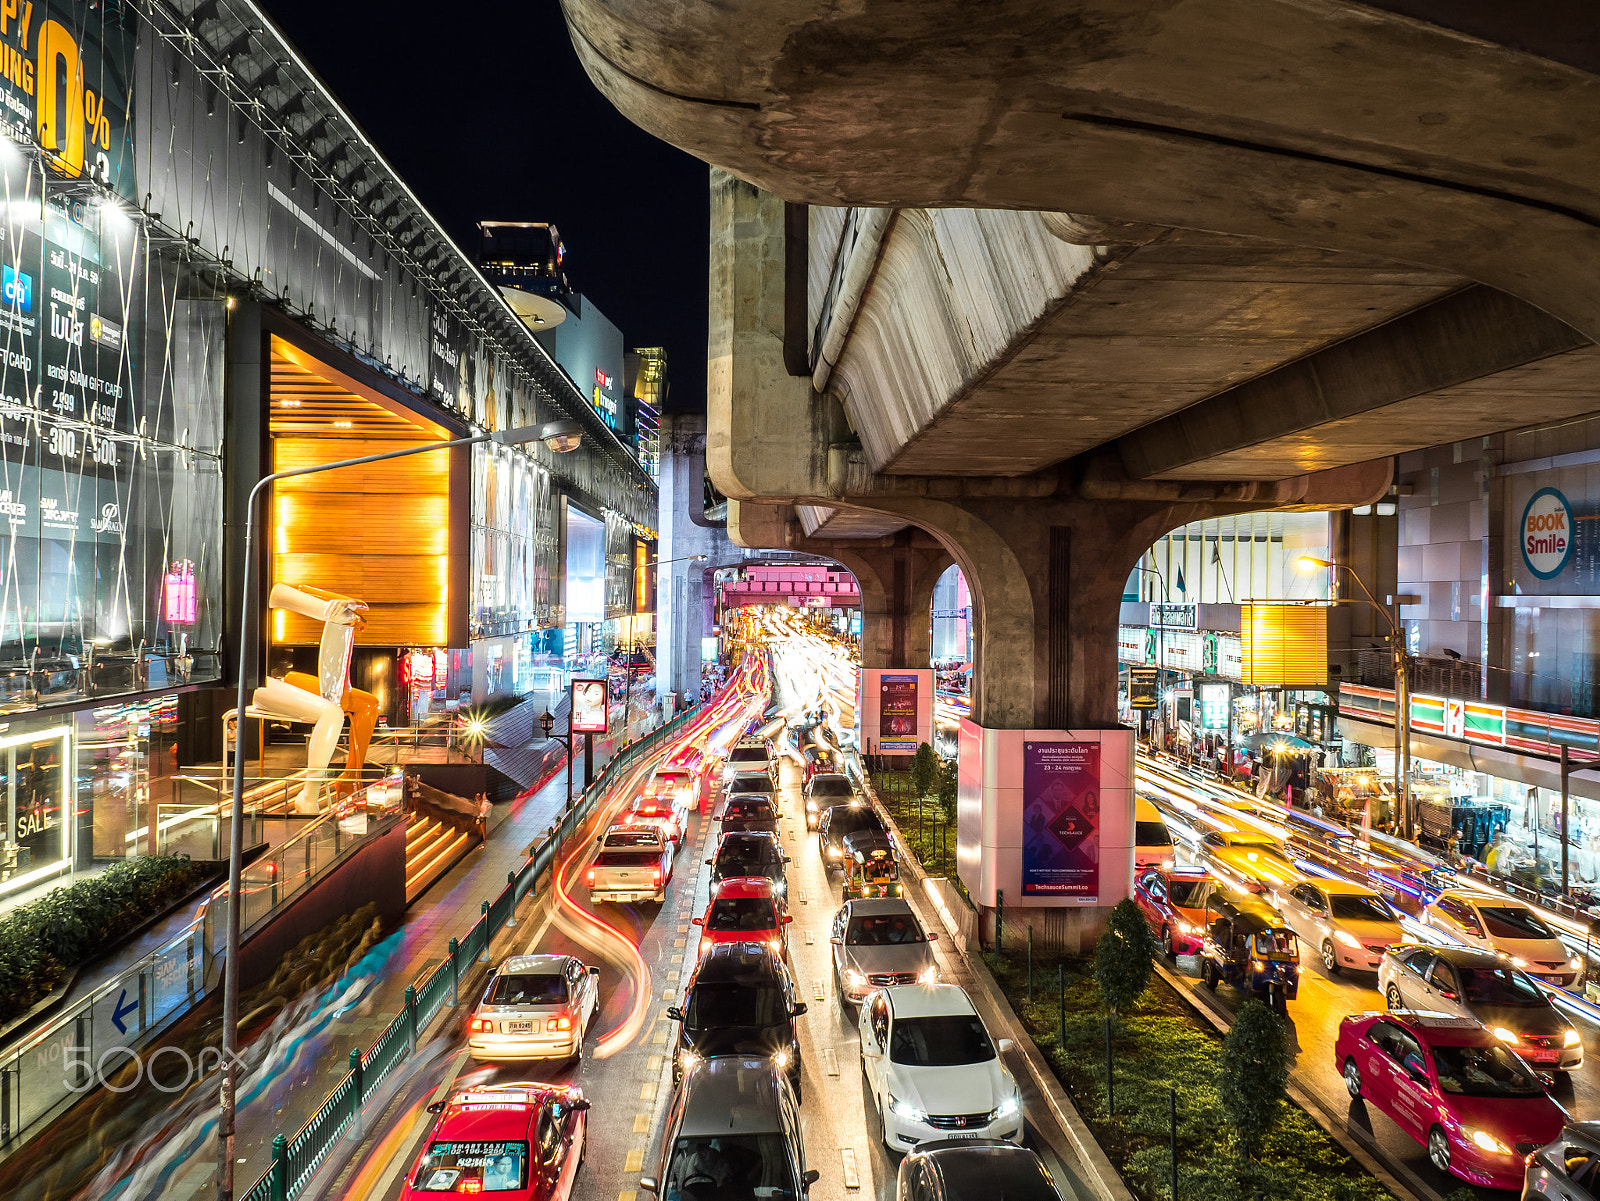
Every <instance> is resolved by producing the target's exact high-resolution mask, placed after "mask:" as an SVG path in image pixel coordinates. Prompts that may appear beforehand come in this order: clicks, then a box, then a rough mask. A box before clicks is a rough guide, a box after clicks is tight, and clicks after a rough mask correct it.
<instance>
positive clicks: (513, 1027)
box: [506, 1022, 533, 1034]
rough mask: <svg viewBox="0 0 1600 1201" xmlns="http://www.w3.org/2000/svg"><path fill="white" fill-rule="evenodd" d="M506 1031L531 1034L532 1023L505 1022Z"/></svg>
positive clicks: (508, 1032)
mask: <svg viewBox="0 0 1600 1201" xmlns="http://www.w3.org/2000/svg"><path fill="white" fill-rule="evenodd" d="M506 1033H507V1034H532V1033H533V1023H532V1022H507V1023H506Z"/></svg>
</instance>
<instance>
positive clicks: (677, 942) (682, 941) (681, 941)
mask: <svg viewBox="0 0 1600 1201" xmlns="http://www.w3.org/2000/svg"><path fill="white" fill-rule="evenodd" d="M672 945H673V946H674V947H686V946H688V945H689V940H688V939H687V938H674V939H673V940H672Z"/></svg>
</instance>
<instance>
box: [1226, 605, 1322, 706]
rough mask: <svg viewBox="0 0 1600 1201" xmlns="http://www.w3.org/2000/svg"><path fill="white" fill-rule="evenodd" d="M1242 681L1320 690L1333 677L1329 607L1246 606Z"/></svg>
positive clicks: (1241, 644)
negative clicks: (1329, 653)
mask: <svg viewBox="0 0 1600 1201" xmlns="http://www.w3.org/2000/svg"><path fill="white" fill-rule="evenodd" d="M1239 648H1240V652H1241V655H1240V658H1241V660H1242V670H1241V675H1240V683H1243V684H1247V685H1250V686H1252V687H1266V688H1317V687H1321V686H1322V685H1323V684H1326V683H1327V680H1328V610H1327V608H1326V606H1323V605H1241V606H1240V607H1239Z"/></svg>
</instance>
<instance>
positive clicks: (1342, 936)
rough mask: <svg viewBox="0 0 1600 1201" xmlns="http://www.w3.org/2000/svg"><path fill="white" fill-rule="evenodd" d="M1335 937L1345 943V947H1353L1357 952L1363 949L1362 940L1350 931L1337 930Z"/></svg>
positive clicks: (1334, 933)
mask: <svg viewBox="0 0 1600 1201" xmlns="http://www.w3.org/2000/svg"><path fill="white" fill-rule="evenodd" d="M1333 937H1334V939H1335V940H1336V941H1338V942H1342V943H1344V945H1345V946H1347V947H1351V948H1353V949H1355V950H1357V951H1359V950H1360V949H1361V940H1360V939H1359V938H1357V937H1356V936H1355V935H1354V934H1351V933H1350V932H1349V931H1348V930H1335V931H1334V932H1333Z"/></svg>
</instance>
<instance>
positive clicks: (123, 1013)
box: [111, 989, 139, 1034]
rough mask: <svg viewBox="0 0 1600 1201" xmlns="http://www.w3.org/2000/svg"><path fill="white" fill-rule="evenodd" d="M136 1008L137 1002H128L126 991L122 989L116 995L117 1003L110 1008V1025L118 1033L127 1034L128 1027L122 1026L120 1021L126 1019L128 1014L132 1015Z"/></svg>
mask: <svg viewBox="0 0 1600 1201" xmlns="http://www.w3.org/2000/svg"><path fill="white" fill-rule="evenodd" d="M124 1001H127V1002H128V1003H127V1004H126V1005H124V1004H123V1002H124ZM138 1008H139V1002H138V1001H128V990H127V989H123V990H122V991H121V992H120V993H118V994H117V1003H116V1004H115V1005H114V1006H112V1009H111V1024H112V1025H113V1026H115V1027H116V1028H117V1031H118V1033H120V1034H126V1033H127V1032H128V1027H127V1026H125V1025H124V1024H123V1021H122V1019H123V1018H125V1017H127V1016H128V1015H129V1014H130V1013H133V1012H134V1011H135V1010H136V1009H138Z"/></svg>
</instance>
